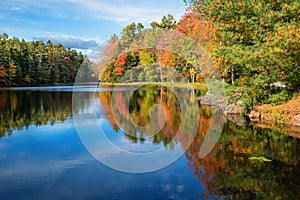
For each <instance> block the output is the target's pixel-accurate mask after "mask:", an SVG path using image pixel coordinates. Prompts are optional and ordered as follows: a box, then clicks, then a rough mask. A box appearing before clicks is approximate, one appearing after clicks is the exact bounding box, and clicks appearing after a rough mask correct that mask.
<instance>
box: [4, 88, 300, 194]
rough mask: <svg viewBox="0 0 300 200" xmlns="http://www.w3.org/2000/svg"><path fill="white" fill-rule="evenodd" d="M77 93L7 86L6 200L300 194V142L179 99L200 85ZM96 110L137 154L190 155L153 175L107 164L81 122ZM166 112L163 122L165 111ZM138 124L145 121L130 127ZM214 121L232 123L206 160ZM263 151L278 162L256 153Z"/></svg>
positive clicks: (114, 136)
mask: <svg viewBox="0 0 300 200" xmlns="http://www.w3.org/2000/svg"><path fill="white" fill-rule="evenodd" d="M73 89H74V88H73V87H40V88H25V89H24V88H12V89H2V90H0V114H1V116H0V172H1V173H0V199H176V200H181V199H300V184H299V183H300V166H299V161H300V150H299V147H300V140H299V139H297V138H292V137H289V136H286V135H284V134H282V133H281V130H269V129H262V128H257V127H254V126H253V125H250V124H243V125H240V126H238V125H235V124H233V123H232V122H230V121H229V120H227V119H226V118H225V117H224V116H223V115H222V113H221V112H220V111H219V110H217V109H212V108H208V107H205V106H200V105H198V108H197V109H198V110H199V115H198V116H196V117H195V116H193V115H192V114H193V113H194V112H191V113H189V110H187V111H186V112H183V110H182V107H180V105H179V103H178V102H179V101H180V100H179V98H182V99H185V100H184V101H180V103H184V102H188V100H189V99H186V98H187V97H189V98H190V96H189V95H190V94H193V95H195V96H197V95H199V92H197V91H193V92H192V93H190V92H188V93H189V94H184V93H180V94H181V95H182V96H178V95H175V94H174V92H172V91H170V90H168V89H167V88H162V87H142V88H139V89H138V90H136V91H134V92H132V93H131V94H130V97H128V92H129V91H131V89H130V88H129V89H128V88H115V89H112V88H96V89H95V88H89V87H81V88H79V89H78V88H77V89H76V88H75V89H76V93H77V94H78V96H77V97H80V98H79V99H80V103H79V104H77V105H76V106H74V107H72V97H73ZM128 98H129V100H128ZM126 99H127V100H128V102H129V104H126V103H125V102H126ZM154 104H160V105H161V106H162V108H163V109H164V116H165V120H166V121H165V123H164V124H163V125H162V126H161V130H160V131H158V132H157V133H156V134H149V132H147V131H146V130H145V129H142V128H141V127H144V126H147V125H148V124H149V123H151V119H152V118H151V117H149V114H150V110H151V109H150V108H151V107H152V106H153V105H154ZM91 109H92V110H93V111H94V112H95V116H96V118H97V122H99V124H98V125H99V126H101V127H102V128H103V130H104V133H105V134H106V136H107V138H109V139H110V140H111V141H112V143H114V145H116V146H118V147H119V148H122V149H125V150H126V151H131V152H134V153H136V152H139V153H140V152H146V151H155V150H157V149H161V148H163V149H164V152H165V153H164V154H163V156H166V157H169V156H170V157H171V156H173V155H174V154H175V153H178V152H180V153H181V154H182V155H181V156H180V157H179V158H178V159H177V160H176V161H174V162H172V163H171V164H170V165H168V166H166V167H164V168H162V169H159V170H156V171H153V172H149V173H137V174H134V173H125V172H120V171H118V170H116V169H112V168H110V167H108V166H106V165H104V164H102V163H101V162H99V161H98V160H97V159H96V158H95V156H93V155H91V154H90V153H89V151H88V150H87V149H86V147H85V145H84V143H83V142H82V141H81V137H80V135H79V134H78V132H77V129H76V126H75V123H74V118H76V117H77V116H78V115H80V114H81V113H84V112H87V111H89V110H91ZM195 109H196V108H195ZM192 110H193V109H192ZM127 112H129V115H128V113H127ZM115 113H117V117H116V114H115ZM183 113H185V114H183ZM156 114H157V115H156V116H154V118H156V119H157V123H160V121H161V120H160V118H159V117H160V116H161V114H159V112H157V113H156ZM212 116H217V117H218V118H219V119H220V120H212ZM189 117H195V118H196V119H197V120H198V124H197V130H196V133H195V135H192V136H191V133H190V130H191V129H189V127H188V124H186V125H185V126H186V127H185V129H184V130H186V131H182V130H181V131H178V130H180V127H179V126H180V123H181V122H183V121H186V120H188V118H189ZM128 120H132V121H134V123H135V124H137V125H139V126H140V127H133V126H127V124H128V123H127V122H128ZM223 122H224V124H223ZM221 123H222V124H221ZM223 125H224V126H223ZM209 127H222V129H221V133H220V137H219V138H218V141H217V144H216V145H215V146H214V147H213V149H212V151H211V152H210V153H209V154H208V155H207V156H205V157H204V158H200V157H199V151H200V148H201V146H202V145H203V142H204V139H205V136H206V134H207V132H208V130H209ZM132 133H134V134H132ZM176 133H177V134H178V135H177V136H175V134H176ZM81 134H82V133H81ZM86 134H88V133H86ZM99 150H100V151H101V153H102V155H103V154H104V155H106V156H107V157H110V156H111V155H112V154H110V153H109V151H107V149H105V148H102V149H101V147H100V148H99ZM253 156H255V157H263V158H267V159H269V160H271V162H264V161H261V160H255V159H254V160H251V159H249V158H251V157H253ZM161 159H164V158H163V157H161V156H160V158H157V160H155V158H154V160H153V162H160V160H161ZM120 162H124V165H125V164H126V160H124V159H123V160H122V159H121V160H120Z"/></svg>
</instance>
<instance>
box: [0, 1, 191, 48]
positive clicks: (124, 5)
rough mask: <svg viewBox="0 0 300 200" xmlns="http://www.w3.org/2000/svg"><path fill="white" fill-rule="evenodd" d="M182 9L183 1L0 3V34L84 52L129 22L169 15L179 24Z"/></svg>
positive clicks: (158, 18)
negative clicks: (51, 43)
mask: <svg viewBox="0 0 300 200" xmlns="http://www.w3.org/2000/svg"><path fill="white" fill-rule="evenodd" d="M185 7H186V6H185V4H184V2H183V0H162V1H158V0H141V1H137V0H114V1H112V0H1V1H0V33H4V32H5V33H7V34H8V35H9V36H17V37H19V38H24V39H25V40H29V41H32V40H48V39H51V40H52V41H53V42H54V43H57V42H60V43H62V44H63V45H65V46H66V47H70V48H77V49H83V50H88V49H91V48H93V47H95V46H97V45H98V44H101V43H103V42H104V41H106V40H107V39H109V37H110V35H111V34H113V33H116V34H119V33H120V32H121V30H122V27H124V26H126V25H128V24H130V23H131V22H142V23H143V24H144V25H148V24H149V23H150V22H152V21H159V20H160V19H161V18H162V16H163V15H167V14H169V13H170V14H172V15H173V16H175V18H176V19H177V20H179V18H180V17H181V16H182V15H183V14H184V11H185Z"/></svg>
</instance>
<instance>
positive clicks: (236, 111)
mask: <svg viewBox="0 0 300 200" xmlns="http://www.w3.org/2000/svg"><path fill="white" fill-rule="evenodd" d="M243 111H244V108H243V102H242V101H237V102H236V103H232V104H229V105H228V106H226V108H225V111H224V113H225V115H242V113H243Z"/></svg>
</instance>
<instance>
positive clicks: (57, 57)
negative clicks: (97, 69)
mask: <svg viewBox="0 0 300 200" xmlns="http://www.w3.org/2000/svg"><path fill="white" fill-rule="evenodd" d="M83 63H85V64H86V66H82V64H83ZM92 65H93V63H92V62H91V61H90V60H89V59H88V58H87V56H85V55H83V54H82V53H81V52H77V51H76V50H74V49H67V48H65V47H64V46H63V45H61V44H52V42H51V41H50V40H48V42H47V43H46V44H44V43H43V42H42V41H32V42H26V41H25V40H23V39H22V40H19V39H18V38H17V37H12V38H9V36H8V35H7V34H6V33H3V34H1V35H0V86H13V85H25V86H30V85H52V84H72V83H74V81H75V77H76V74H77V72H78V70H79V68H80V67H86V68H87V70H88V71H89V72H88V73H89V75H90V76H89V77H90V79H93V76H94V77H96V76H95V74H93V72H92Z"/></svg>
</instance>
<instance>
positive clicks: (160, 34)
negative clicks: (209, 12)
mask: <svg viewBox="0 0 300 200" xmlns="http://www.w3.org/2000/svg"><path fill="white" fill-rule="evenodd" d="M193 36H194V37H193ZM212 37H213V30H212V29H211V28H210V27H209V26H208V24H207V23H206V22H205V21H203V19H202V18H201V16H199V15H198V14H196V13H194V12H192V11H190V12H188V13H187V14H186V15H185V16H184V17H183V18H182V19H181V20H180V22H179V23H178V22H176V20H175V19H174V17H173V16H172V15H168V16H164V17H163V18H162V19H161V21H160V22H155V21H154V22H151V23H150V28H145V27H144V25H143V24H141V23H131V24H130V25H128V26H126V27H124V28H123V30H122V32H121V35H120V36H119V37H118V36H117V35H115V34H114V35H112V36H111V39H110V40H109V42H108V44H107V46H106V48H105V56H106V57H105V59H104V60H102V62H101V64H100V66H101V68H102V71H101V73H100V77H99V79H100V81H101V82H118V81H122V82H143V81H148V82H151V81H152V82H156V81H159V82H165V81H170V82H171V81H173V82H174V81H182V80H183V79H185V82H187V81H189V82H195V81H202V80H203V76H202V75H203V74H201V73H202V72H201V70H200V68H199V62H198V60H197V59H200V60H201V59H203V58H204V57H203V56H204V55H202V57H199V55H197V54H199V52H198V51H196V49H197V47H198V46H197V42H200V43H201V46H202V47H204V48H203V49H200V51H203V50H204V49H206V48H208V47H209V46H210V45H211V43H213V39H212ZM198 50H199V49H198ZM197 56H198V57H197Z"/></svg>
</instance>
